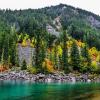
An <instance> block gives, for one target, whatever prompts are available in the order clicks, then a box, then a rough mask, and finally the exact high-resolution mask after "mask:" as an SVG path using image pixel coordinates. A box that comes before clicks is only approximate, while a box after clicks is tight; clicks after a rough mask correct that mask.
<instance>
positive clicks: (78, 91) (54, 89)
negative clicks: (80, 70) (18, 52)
mask: <svg viewBox="0 0 100 100" xmlns="http://www.w3.org/2000/svg"><path fill="white" fill-rule="evenodd" d="M0 100H100V83H77V84H65V83H49V84H46V83H32V82H27V81H26V82H21V81H17V82H16V81H0Z"/></svg>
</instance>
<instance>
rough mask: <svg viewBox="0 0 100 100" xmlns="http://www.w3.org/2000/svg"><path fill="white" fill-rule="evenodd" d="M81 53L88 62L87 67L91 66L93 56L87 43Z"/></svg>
mask: <svg viewBox="0 0 100 100" xmlns="http://www.w3.org/2000/svg"><path fill="white" fill-rule="evenodd" d="M81 55H82V57H83V60H84V62H87V67H90V66H91V57H90V55H89V52H88V47H87V45H85V46H84V47H83V48H82V50H81Z"/></svg>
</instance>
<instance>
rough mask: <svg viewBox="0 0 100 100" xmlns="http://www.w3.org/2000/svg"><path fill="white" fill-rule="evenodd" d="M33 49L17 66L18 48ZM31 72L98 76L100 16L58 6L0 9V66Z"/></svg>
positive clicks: (65, 6) (62, 5) (69, 7)
mask: <svg viewBox="0 0 100 100" xmlns="http://www.w3.org/2000/svg"><path fill="white" fill-rule="evenodd" d="M19 45H21V46H22V47H27V46H30V47H32V48H34V49H35V52H33V53H32V54H33V55H34V56H33V55H32V59H31V63H30V64H28V65H27V63H26V61H25V59H23V61H22V64H19V55H18V50H17V49H18V46H19ZM18 66H19V67H21V69H22V70H24V69H28V70H29V71H32V72H55V71H64V72H65V73H68V72H72V71H78V72H81V73H84V72H95V73H100V68H99V66H100V16H98V15H95V14H93V13H91V12H88V11H85V10H82V9H79V8H74V7H71V6H68V5H64V4H60V5H57V6H51V7H46V8H42V9H27V10H14V11H12V10H0V67H1V69H2V70H4V69H9V68H12V67H18Z"/></svg>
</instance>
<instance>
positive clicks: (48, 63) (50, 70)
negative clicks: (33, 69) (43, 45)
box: [43, 59, 54, 72]
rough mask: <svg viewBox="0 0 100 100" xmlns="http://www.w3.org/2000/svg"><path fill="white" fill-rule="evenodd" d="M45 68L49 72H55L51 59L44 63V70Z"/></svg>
mask: <svg viewBox="0 0 100 100" xmlns="http://www.w3.org/2000/svg"><path fill="white" fill-rule="evenodd" d="M45 67H46V70H47V71H48V72H54V68H53V63H52V62H51V61H50V60H49V59H45V61H44V62H43V68H45Z"/></svg>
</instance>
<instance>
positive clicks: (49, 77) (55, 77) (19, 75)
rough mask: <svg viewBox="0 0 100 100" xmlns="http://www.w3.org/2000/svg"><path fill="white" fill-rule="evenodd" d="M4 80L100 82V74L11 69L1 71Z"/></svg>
mask: <svg viewBox="0 0 100 100" xmlns="http://www.w3.org/2000/svg"><path fill="white" fill-rule="evenodd" d="M2 80H22V81H25V80H28V81H32V82H47V83H49V82H66V83H69V82H71V83H76V82H100V76H99V75H98V76H93V75H90V74H79V75H77V74H74V73H70V74H58V73H54V74H42V73H38V74H30V73H29V72H27V71H18V72H17V71H10V72H3V73H0V81H2Z"/></svg>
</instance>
